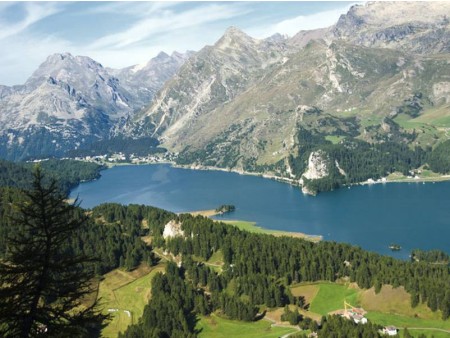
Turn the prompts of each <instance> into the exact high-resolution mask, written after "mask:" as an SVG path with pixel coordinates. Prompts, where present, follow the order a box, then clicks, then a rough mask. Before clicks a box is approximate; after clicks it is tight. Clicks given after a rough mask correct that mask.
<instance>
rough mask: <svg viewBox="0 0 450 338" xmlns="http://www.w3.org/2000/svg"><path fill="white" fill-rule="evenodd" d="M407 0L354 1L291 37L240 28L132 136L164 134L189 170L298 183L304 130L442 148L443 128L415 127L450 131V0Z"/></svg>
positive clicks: (178, 80) (207, 53) (193, 65)
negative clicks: (441, 0)
mask: <svg viewBox="0 0 450 338" xmlns="http://www.w3.org/2000/svg"><path fill="white" fill-rule="evenodd" d="M407 5H408V6H409V3H408V4H404V3H376V4H371V3H369V4H367V5H364V6H354V7H352V9H351V10H350V11H349V13H348V14H347V15H345V16H342V17H341V18H340V20H339V22H338V23H337V24H336V25H335V26H333V27H330V28H327V29H320V30H315V31H309V32H308V31H306V32H299V33H298V34H297V35H296V36H294V37H293V38H290V39H283V38H275V39H272V38H269V39H266V40H257V39H253V38H251V37H249V36H247V35H245V33H243V32H240V31H239V30H237V29H236V28H230V29H229V30H227V32H225V34H224V36H223V37H222V38H221V39H219V40H218V41H217V42H216V44H215V45H213V46H207V47H205V48H203V49H202V50H201V51H200V52H199V53H197V54H196V55H194V56H193V57H192V58H191V59H190V60H189V61H188V62H186V64H184V65H183V66H182V67H181V68H180V71H179V72H178V74H177V76H175V77H174V78H172V79H171V80H170V81H168V82H167V83H166V85H165V86H164V87H163V88H162V89H161V91H160V92H159V93H158V94H157V95H156V96H155V99H154V101H153V102H152V104H151V105H150V106H149V108H148V109H147V110H146V111H144V112H143V113H141V114H138V115H136V116H135V119H134V121H133V123H130V124H128V125H127V126H126V128H125V133H127V134H128V135H151V136H156V137H159V138H160V139H161V140H162V142H163V146H165V147H168V148H169V149H171V150H172V151H175V152H180V153H181V154H180V157H179V162H180V163H183V164H191V165H207V166H219V167H226V168H234V169H236V170H250V171H258V172H274V173H276V174H277V175H279V176H287V177H294V176H295V177H297V178H298V177H299V175H300V176H301V173H295V175H293V173H292V170H291V168H290V167H289V161H288V158H290V156H294V157H295V156H298V153H297V152H298V149H299V146H300V144H299V143H298V142H299V138H298V133H299V130H300V129H302V128H306V129H307V130H310V131H311V132H313V134H317V135H321V137H323V138H330V139H333V140H340V139H342V138H349V139H353V138H356V139H360V140H364V141H366V142H376V143H378V142H386V141H389V142H394V143H398V144H415V145H420V146H423V147H426V146H432V145H434V144H435V143H436V142H437V141H438V140H439V139H441V138H442V137H445V130H443V129H441V128H440V127H438V126H435V125H433V124H432V123H431V124H423V123H419V122H416V121H419V120H421V119H422V120H426V119H427V117H428V116H430V117H431V116H433V115H432V114H435V115H438V116H439V118H441V120H442V121H444V122H443V123H444V127H445V126H447V125H446V124H445V123H447V124H449V125H448V127H450V123H448V122H445V121H447V120H448V121H450V119H447V120H446V118H447V117H450V111H449V107H450V106H449V99H448V98H449V97H450V91H449V88H450V82H449V79H450V70H449V67H448V64H449V63H450V56H449V54H448V53H447V52H446V51H447V47H448V44H445V41H446V40H445V39H446V38H447V36H448V33H449V31H448V22H447V19H446V17H445V13H446V11H447V8H448V4H443V6H439V4H437V5H436V4H433V5H431V6H429V7H427V5H426V4H424V3H413V4H411V6H412V7H408V6H407ZM411 8H412V9H411ZM425 9H427V13H426V15H423V16H419V15H417V14H416V11H419V10H421V11H425ZM387 12H389V13H391V14H390V16H389V19H386V20H383V17H385V14H386V13H387ZM399 27H400V28H399ZM402 27H409V28H410V30H408V31H407V34H406V33H404V31H403V30H402V29H403V28H402ZM388 31H389V32H390V33H389V34H390V35H389V34H388V35H387V32H388ZM441 40H442V41H444V44H440V43H438V41H441ZM411 49H412V50H414V52H415V53H411V52H410V50H411ZM300 148H301V147H300ZM300 167H303V166H300Z"/></svg>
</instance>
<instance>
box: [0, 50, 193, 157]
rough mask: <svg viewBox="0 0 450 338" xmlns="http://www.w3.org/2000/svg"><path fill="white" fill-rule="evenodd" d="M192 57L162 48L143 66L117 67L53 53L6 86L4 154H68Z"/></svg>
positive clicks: (2, 99)
mask: <svg viewBox="0 0 450 338" xmlns="http://www.w3.org/2000/svg"><path fill="white" fill-rule="evenodd" d="M187 57H188V55H186V54H180V53H174V54H172V56H168V55H167V54H160V55H159V56H157V57H156V58H154V59H152V60H150V61H149V62H148V63H147V64H146V65H144V66H143V67H141V68H139V67H137V66H134V67H129V68H126V69H122V70H112V69H107V68H104V67H103V66H102V65H101V64H100V63H98V62H96V61H94V60H92V59H91V58H89V57H85V56H73V55H71V54H70V53H63V54H54V55H50V56H49V57H48V58H47V60H46V61H45V62H44V63H42V64H41V65H40V67H39V68H38V69H37V70H36V71H35V72H34V73H33V74H32V75H31V76H30V78H29V79H28V80H27V81H26V83H25V84H24V85H21V86H14V87H7V86H0V126H1V128H0V139H1V140H2V147H0V156H1V157H4V158H8V159H21V158H26V157H29V156H32V157H36V156H37V157H39V156H47V155H62V154H64V153H65V151H67V150H68V149H74V148H77V147H80V146H83V145H84V144H89V143H92V142H94V141H97V140H100V139H105V138H107V137H109V135H110V132H111V129H113V128H115V127H116V125H117V124H120V123H121V121H123V120H126V119H127V118H128V117H129V116H130V115H131V114H132V113H133V112H134V111H135V110H137V109H139V108H141V107H142V106H143V105H144V104H147V103H148V102H149V101H150V100H151V98H152V95H153V94H154V92H155V91H157V90H158V89H159V87H161V86H162V85H163V84H164V82H165V81H166V80H167V78H169V77H171V76H173V74H174V73H175V72H176V71H177V70H178V68H179V67H180V66H181V64H182V63H183V62H184V61H185V60H186V58H187ZM130 78H131V79H133V78H134V79H135V81H134V82H133V81H131V82H132V83H133V84H132V85H131V84H130ZM141 78H143V79H146V81H140V80H139V79H141Z"/></svg>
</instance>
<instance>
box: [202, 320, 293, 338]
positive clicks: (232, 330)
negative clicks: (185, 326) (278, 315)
mask: <svg viewBox="0 0 450 338" xmlns="http://www.w3.org/2000/svg"><path fill="white" fill-rule="evenodd" d="M197 329H198V330H200V333H199V335H198V336H199V337H200V338H230V337H249V338H251V337H255V338H256V337H258V338H259V337H261V338H276V337H281V336H284V335H286V334H289V333H294V332H297V330H295V329H292V328H285V327H276V326H272V323H271V322H269V321H267V320H259V321H257V322H242V321H237V320H229V319H224V318H221V317H219V316H218V315H216V314H212V315H211V316H209V317H201V318H200V321H199V322H198V323H197Z"/></svg>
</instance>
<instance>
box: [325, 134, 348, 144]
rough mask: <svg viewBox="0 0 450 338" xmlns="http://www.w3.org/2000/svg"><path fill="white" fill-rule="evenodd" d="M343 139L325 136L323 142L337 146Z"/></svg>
mask: <svg viewBox="0 0 450 338" xmlns="http://www.w3.org/2000/svg"><path fill="white" fill-rule="evenodd" d="M344 139H345V136H337V135H327V136H325V140H327V141H330V142H331V143H333V144H338V143H339V142H341V141H342V140H344Z"/></svg>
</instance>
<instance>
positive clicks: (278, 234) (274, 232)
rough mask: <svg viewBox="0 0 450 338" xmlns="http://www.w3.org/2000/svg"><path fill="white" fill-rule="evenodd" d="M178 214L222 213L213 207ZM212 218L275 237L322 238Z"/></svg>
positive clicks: (211, 214)
mask: <svg viewBox="0 0 450 338" xmlns="http://www.w3.org/2000/svg"><path fill="white" fill-rule="evenodd" d="M180 214H191V215H192V216H204V217H208V218H211V217H214V216H217V215H223V213H220V212H218V211H216V210H214V209H210V210H198V211H188V212H181V213H180ZM212 219H213V220H214V221H217V222H223V223H226V224H231V225H234V226H236V227H237V228H239V229H241V230H244V231H249V232H255V233H262V234H268V235H273V236H276V237H282V236H287V237H294V238H302V239H305V240H308V241H311V242H319V241H321V240H323V236H322V235H308V234H305V233H303V232H297V231H296V232H292V231H281V230H272V229H267V228H263V227H260V226H258V225H256V222H252V221H242V220H228V219H226V220H220V219H215V218H212Z"/></svg>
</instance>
